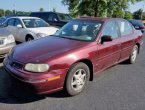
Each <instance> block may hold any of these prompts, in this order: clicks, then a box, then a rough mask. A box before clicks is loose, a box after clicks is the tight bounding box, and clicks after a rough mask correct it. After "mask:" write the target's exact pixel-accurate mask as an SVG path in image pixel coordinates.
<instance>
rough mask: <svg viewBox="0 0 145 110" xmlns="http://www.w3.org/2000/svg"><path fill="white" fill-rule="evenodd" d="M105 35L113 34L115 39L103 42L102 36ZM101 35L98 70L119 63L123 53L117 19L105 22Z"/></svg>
mask: <svg viewBox="0 0 145 110" xmlns="http://www.w3.org/2000/svg"><path fill="white" fill-rule="evenodd" d="M103 36H111V37H112V39H113V40H112V41H108V42H103V41H101V37H103ZM101 37H100V42H99V44H98V51H97V52H98V57H97V63H98V64H97V71H101V70H103V69H105V68H108V67H110V66H112V65H113V64H115V63H117V62H118V60H119V58H120V53H121V43H120V42H119V38H120V37H119V27H118V25H117V23H116V22H115V21H108V22H107V23H106V24H105V26H104V28H103V30H102V34H101Z"/></svg>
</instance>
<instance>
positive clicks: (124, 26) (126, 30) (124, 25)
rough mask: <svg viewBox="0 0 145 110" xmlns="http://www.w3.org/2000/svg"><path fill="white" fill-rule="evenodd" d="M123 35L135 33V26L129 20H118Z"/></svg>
mask: <svg viewBox="0 0 145 110" xmlns="http://www.w3.org/2000/svg"><path fill="white" fill-rule="evenodd" d="M118 24H119V27H120V32H121V36H125V35H129V34H131V33H133V28H132V26H131V25H130V23H129V22H128V21H125V20H120V21H118Z"/></svg>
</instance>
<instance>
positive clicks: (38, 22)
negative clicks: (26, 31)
mask: <svg viewBox="0 0 145 110" xmlns="http://www.w3.org/2000/svg"><path fill="white" fill-rule="evenodd" d="M23 22H24V24H25V26H26V27H27V28H39V27H48V26H49V24H48V23H46V22H45V21H44V20H42V19H23Z"/></svg>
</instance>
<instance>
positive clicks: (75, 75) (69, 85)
mask: <svg viewBox="0 0 145 110" xmlns="http://www.w3.org/2000/svg"><path fill="white" fill-rule="evenodd" d="M89 77H90V70H89V67H88V66H87V65H86V64H84V63H81V62H80V63H76V64H74V65H73V66H72V68H71V69H70V70H69V72H68V74H67V77H66V82H65V89H66V92H67V94H68V95H70V96H75V95H77V94H79V93H81V92H82V91H83V90H84V88H85V86H86V85H87V83H88V81H89Z"/></svg>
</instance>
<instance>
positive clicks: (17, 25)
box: [14, 19, 24, 41]
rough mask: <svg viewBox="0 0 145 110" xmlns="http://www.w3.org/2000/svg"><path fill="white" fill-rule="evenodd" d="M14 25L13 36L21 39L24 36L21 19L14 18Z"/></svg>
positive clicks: (18, 39)
mask: <svg viewBox="0 0 145 110" xmlns="http://www.w3.org/2000/svg"><path fill="white" fill-rule="evenodd" d="M14 26H15V31H16V36H15V39H16V41H22V39H23V38H22V37H24V36H23V32H24V28H23V25H22V22H21V20H20V19H15V23H14Z"/></svg>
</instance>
